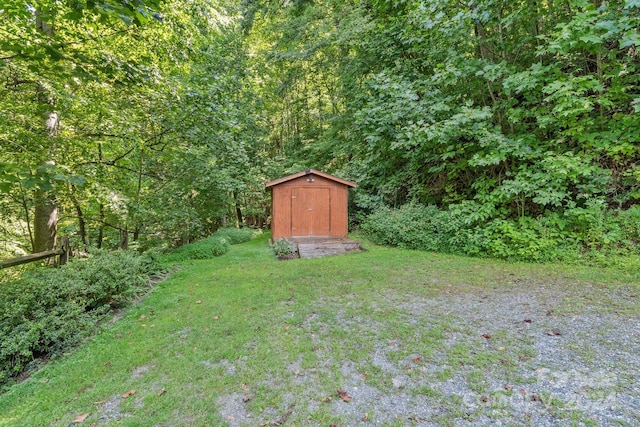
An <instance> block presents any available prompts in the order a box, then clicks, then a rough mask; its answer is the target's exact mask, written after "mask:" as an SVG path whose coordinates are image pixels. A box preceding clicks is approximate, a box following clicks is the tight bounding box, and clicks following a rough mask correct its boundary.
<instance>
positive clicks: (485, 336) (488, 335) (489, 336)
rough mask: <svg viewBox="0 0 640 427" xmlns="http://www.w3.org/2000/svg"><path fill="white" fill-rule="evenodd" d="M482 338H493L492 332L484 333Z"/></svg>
mask: <svg viewBox="0 0 640 427" xmlns="http://www.w3.org/2000/svg"><path fill="white" fill-rule="evenodd" d="M482 338H484V339H485V340H489V339H491V334H482Z"/></svg>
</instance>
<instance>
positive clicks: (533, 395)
mask: <svg viewBox="0 0 640 427" xmlns="http://www.w3.org/2000/svg"><path fill="white" fill-rule="evenodd" d="M531 400H532V401H533V402H540V401H541V400H542V399H540V396H538V395H537V394H532V395H531Z"/></svg>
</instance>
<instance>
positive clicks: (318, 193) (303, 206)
mask: <svg viewBox="0 0 640 427" xmlns="http://www.w3.org/2000/svg"><path fill="white" fill-rule="evenodd" d="M355 186H356V184H355V182H351V181H347V180H344V179H340V178H338V177H335V176H332V175H329V174H326V173H324V172H320V171H317V170H315V169H307V170H306V171H302V172H298V173H295V174H293V175H289V176H285V177H284V178H280V179H276V180H275V181H271V182H268V183H266V184H265V188H267V189H269V190H271V238H272V239H273V240H275V239H279V238H281V237H286V238H291V237H310V236H313V237H345V236H346V235H347V231H348V230H347V228H348V200H349V188H350V187H355Z"/></svg>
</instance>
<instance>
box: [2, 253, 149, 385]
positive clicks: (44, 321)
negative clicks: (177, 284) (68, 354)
mask: <svg viewBox="0 0 640 427" xmlns="http://www.w3.org/2000/svg"><path fill="white" fill-rule="evenodd" d="M158 271H160V267H159V266H158V264H156V262H155V260H154V259H153V258H150V257H147V256H144V255H143V256H139V255H137V254H136V253H135V252H124V251H118V252H103V251H100V252H96V253H94V254H92V255H91V256H90V257H89V258H87V259H72V260H71V261H70V262H69V263H68V264H67V265H65V266H63V267H61V268H58V269H50V268H47V269H45V268H39V269H33V270H29V271H27V272H25V273H24V274H22V276H21V277H19V278H17V279H14V280H10V281H8V282H5V283H3V284H2V285H1V286H0V388H2V387H3V386H6V385H7V384H8V383H9V381H10V378H11V377H12V376H15V375H16V374H18V373H20V372H22V371H24V370H25V369H28V368H30V367H31V366H32V365H33V364H35V363H37V360H38V358H39V357H41V356H46V357H55V356H56V355H59V354H61V353H62V352H63V351H65V350H67V349H69V348H70V347H73V346H74V345H76V344H78V343H80V342H81V341H82V340H84V339H86V338H87V337H89V336H91V335H93V334H94V333H95V332H96V329H97V324H98V322H99V320H101V319H103V318H104V317H105V316H106V315H107V314H109V313H110V312H111V311H112V310H113V309H114V308H117V307H123V306H125V305H126V304H127V303H129V302H130V301H132V300H133V299H134V298H136V297H137V296H139V295H140V294H141V293H143V292H145V291H146V290H147V289H148V288H149V286H150V283H151V282H150V277H151V276H152V274H153V273H154V272H158Z"/></svg>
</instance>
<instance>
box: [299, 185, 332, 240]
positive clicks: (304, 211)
mask: <svg viewBox="0 0 640 427" xmlns="http://www.w3.org/2000/svg"><path fill="white" fill-rule="evenodd" d="M330 212H331V190H330V189H329V188H322V187H318V188H304V187H302V188H292V189H291V235H292V236H329V235H330V234H331V233H330V226H331V221H330V215H329V213H330Z"/></svg>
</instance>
